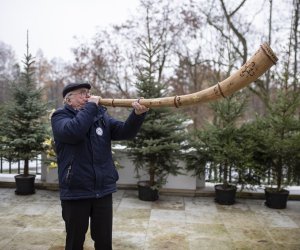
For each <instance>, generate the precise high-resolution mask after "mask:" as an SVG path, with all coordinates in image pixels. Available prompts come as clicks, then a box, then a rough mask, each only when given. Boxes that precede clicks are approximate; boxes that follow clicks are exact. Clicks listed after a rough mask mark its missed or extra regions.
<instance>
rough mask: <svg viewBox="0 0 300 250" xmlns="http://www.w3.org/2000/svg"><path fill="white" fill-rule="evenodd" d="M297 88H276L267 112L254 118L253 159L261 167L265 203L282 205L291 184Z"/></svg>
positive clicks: (298, 126)
mask: <svg viewBox="0 0 300 250" xmlns="http://www.w3.org/2000/svg"><path fill="white" fill-rule="evenodd" d="M299 105H300V95H299V91H295V90H294V89H292V88H290V87H288V86H287V85H286V87H284V88H281V89H278V90H277V93H276V97H275V100H273V101H272V104H271V105H269V107H268V114H267V115H265V116H264V117H262V118H261V119H258V120H257V123H256V127H257V129H256V138H257V141H258V145H257V147H256V150H255V157H254V159H255V161H256V162H257V163H258V164H259V165H260V167H261V169H263V170H264V178H265V179H266V182H267V187H266V188H265V198H266V202H265V204H266V206H268V207H270V208H275V209H283V208H286V205H287V201H288V196H289V191H288V190H287V189H286V188H285V187H286V186H287V185H289V184H291V183H292V181H293V179H294V178H293V177H295V178H296V176H295V174H296V173H298V171H297V168H299V165H300V155H299V152H300V140H299V139H300V122H299V117H298V114H297V112H298V110H299Z"/></svg>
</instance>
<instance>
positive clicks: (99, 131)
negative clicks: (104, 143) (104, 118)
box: [96, 127, 103, 136]
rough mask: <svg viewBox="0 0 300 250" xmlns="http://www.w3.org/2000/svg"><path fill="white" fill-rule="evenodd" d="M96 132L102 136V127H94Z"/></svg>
mask: <svg viewBox="0 0 300 250" xmlns="http://www.w3.org/2000/svg"><path fill="white" fill-rule="evenodd" d="M96 134H97V135H99V136H102V135H103V130H102V128H100V127H98V128H96Z"/></svg>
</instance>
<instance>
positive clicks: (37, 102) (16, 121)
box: [0, 41, 47, 176]
mask: <svg viewBox="0 0 300 250" xmlns="http://www.w3.org/2000/svg"><path fill="white" fill-rule="evenodd" d="M23 64H24V69H23V71H22V72H21V76H20V78H19V80H18V81H17V82H15V83H13V84H12V87H11V91H12V97H13V98H12V99H13V101H11V102H10V103H8V105H6V107H5V109H4V115H3V119H2V121H1V136H0V138H1V149H2V152H3V154H4V155H5V156H7V157H9V158H10V159H14V160H24V173H23V174H24V176H28V175H29V160H30V159H32V158H33V157H36V156H37V155H38V154H39V153H40V152H41V151H42V150H43V147H42V143H43V142H44V140H45V138H46V136H47V133H46V126H45V125H44V122H43V117H44V116H45V114H46V104H45V103H44V102H43V100H42V92H41V89H37V87H36V83H35V78H34V74H35V68H34V60H33V57H32V56H31V54H30V53H29V46H28V41H27V52H26V54H25V60H24V61H23Z"/></svg>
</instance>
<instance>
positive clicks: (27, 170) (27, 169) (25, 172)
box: [24, 159, 29, 176]
mask: <svg viewBox="0 0 300 250" xmlns="http://www.w3.org/2000/svg"><path fill="white" fill-rule="evenodd" d="M24 175H25V176H28V175H29V159H25V160H24Z"/></svg>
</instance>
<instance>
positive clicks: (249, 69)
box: [240, 62, 255, 78]
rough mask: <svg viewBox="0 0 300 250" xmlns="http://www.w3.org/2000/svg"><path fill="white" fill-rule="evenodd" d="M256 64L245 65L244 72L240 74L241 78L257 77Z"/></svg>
mask: <svg viewBox="0 0 300 250" xmlns="http://www.w3.org/2000/svg"><path fill="white" fill-rule="evenodd" d="M254 66H255V62H251V63H250V64H247V63H245V65H244V66H243V68H244V69H242V72H241V74H240V76H241V77H244V76H246V78H247V77H250V76H254V75H255V68H254Z"/></svg>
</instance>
